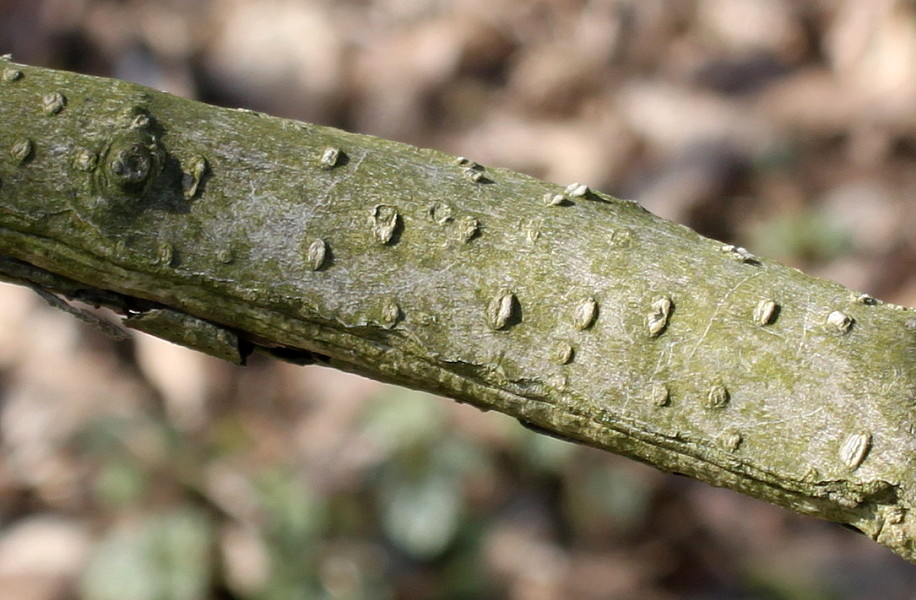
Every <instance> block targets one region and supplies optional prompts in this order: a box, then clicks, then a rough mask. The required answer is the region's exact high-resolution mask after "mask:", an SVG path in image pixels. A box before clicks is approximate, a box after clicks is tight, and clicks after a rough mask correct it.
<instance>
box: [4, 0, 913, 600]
mask: <svg viewBox="0 0 916 600" xmlns="http://www.w3.org/2000/svg"><path fill="white" fill-rule="evenodd" d="M6 52H12V53H13V54H14V58H15V59H17V60H19V61H21V62H28V63H32V64H36V65H42V66H49V67H55V68H63V69H71V70H76V71H80V72H84V73H91V74H98V75H107V76H113V77H119V78H123V79H128V80H133V81H137V82H141V83H144V84H146V85H149V86H152V87H156V88H160V89H164V90H168V91H170V92H173V93H175V94H179V95H182V96H187V97H192V98H198V99H201V100H204V101H207V102H211V103H216V104H221V105H227V106H232V107H245V108H251V109H256V110H261V111H265V112H268V113H271V114H275V115H281V116H286V117H293V118H298V119H304V120H309V121H313V122H317V123H322V124H327V125H334V126H338V127H343V128H345V129H349V130H354V131H359V132H363V133H371V134H377V135H382V136H385V137H389V138H394V139H397V140H402V141H406V142H410V143H413V144H418V145H422V146H427V147H435V148H438V149H441V150H445V151H448V152H451V153H454V154H461V155H466V156H469V157H472V158H473V159H474V160H476V161H478V162H481V163H483V164H486V165H493V166H505V167H509V168H513V169H516V170H519V171H524V172H527V173H530V174H532V175H535V176H538V177H541V178H545V179H548V180H551V181H554V182H556V183H560V184H563V185H565V184H567V183H569V182H571V181H581V182H586V183H588V184H589V185H591V186H592V187H593V188H598V189H601V190H604V191H607V192H610V193H612V194H614V195H617V196H621V197H627V198H635V199H638V200H639V201H640V202H642V203H643V204H644V205H645V206H646V207H648V208H649V209H650V210H652V211H653V212H655V213H657V214H660V215H662V216H664V217H667V218H669V219H673V220H676V221H679V222H682V223H686V224H688V225H690V226H692V227H694V228H695V229H697V230H699V231H700V232H702V233H704V234H706V235H709V236H712V237H715V238H717V239H720V240H722V241H725V242H729V243H736V244H740V245H743V246H745V247H747V248H749V249H750V250H751V251H752V252H754V253H756V254H760V255H764V256H767V257H771V258H776V259H779V260H781V261H784V262H786V263H789V264H791V265H793V266H797V267H799V268H801V269H803V270H805V271H807V272H810V273H814V274H817V275H821V276H824V277H829V278H832V279H836V280H838V281H841V282H843V283H844V284H846V285H848V286H851V287H853V288H855V289H857V290H860V291H863V292H868V293H871V294H873V295H875V296H877V297H879V298H882V299H884V300H888V301H893V302H897V303H901V304H907V305H914V304H916V269H914V265H916V227H914V223H916V205H914V203H913V202H912V200H913V199H914V198H916V4H914V3H913V2H911V1H903V0H899V1H897V0H871V1H869V2H856V1H853V0H849V1H846V2H840V1H829V0H821V1H818V0H805V1H801V0H697V1H691V0H682V1H681V0H679V1H676V2H675V1H665V0H630V1H625V0H619V1H612V0H604V1H598V0H595V1H585V0H461V1H458V0H376V1H369V0H362V1H359V0H299V1H295V0H224V1H221V2H216V1H215V0H214V1H205V0H160V1H156V2H153V1H148V2H142V1H130V0H122V1H115V0H43V1H39V0H2V1H0V53H6ZM914 590H916V567H914V566H913V565H909V564H907V563H905V562H904V561H902V560H901V559H899V558H897V557H895V556H894V555H892V554H890V553H889V552H887V551H885V550H884V549H882V548H880V547H878V546H877V545H874V544H872V543H871V542H869V541H868V540H866V539H865V538H864V537H862V536H858V535H856V534H854V533H852V532H849V531H846V530H844V529H841V528H840V527H839V526H835V525H831V524H826V523H821V522H818V521H815V520H813V519H809V518H803V517H800V516H797V515H795V514H792V513H790V512H788V511H785V510H782V509H778V508H775V507H771V506H768V505H765V504H763V503H761V502H758V501H754V500H750V499H747V498H744V497H742V496H739V495H737V494H735V493H732V492H728V491H722V490H717V489H713V488H710V487H708V486H705V485H702V484H698V483H695V482H692V481H689V480H687V479H684V478H677V477H672V476H664V475H662V474H660V473H657V472H655V471H653V470H651V469H649V468H647V467H644V466H641V465H638V464H636V463H633V462H630V461H626V460H623V459H620V458H617V457H614V456H611V455H607V454H604V453H601V452H597V451H592V450H588V449H583V448H578V447H575V446H572V445H569V444H566V443H564V442H560V441H556V440H553V439H549V438H546V437H540V436H537V435H535V434H533V433H530V432H528V431H526V430H524V429H522V428H521V427H520V426H519V425H518V424H517V423H516V422H515V421H513V420H511V419H508V418H506V417H503V416H501V415H498V414H481V413H478V412H477V411H476V410H475V409H472V408H469V407H466V406H459V405H457V404H455V403H452V402H450V401H447V400H443V399H438V398H432V397H429V396H426V395H424V394H419V393H415V392H409V391H406V390H402V389H396V388H391V387H386V386H383V385H380V384H376V383H373V382H370V381H367V380H364V379H359V378H355V377H350V376H346V375H343V374H340V373H337V372H333V371H330V370H327V369H323V368H318V367H308V368H300V367H294V366H290V365H284V364H279V363H276V362H269V361H267V360H264V359H259V358H258V357H255V358H254V360H252V361H251V365H250V366H248V367H246V368H234V367H232V366H229V365H227V364H221V363H218V362H217V361H215V360H210V359H208V358H207V357H204V356H202V355H198V354H195V353H192V352H190V351H185V350H183V349H181V348H178V347H175V346H171V345H169V344H167V343H165V342H160V341H157V340H154V339H151V338H147V337H143V336H142V335H139V334H137V336H136V338H135V340H134V342H132V343H130V342H128V343H121V344H115V343H113V342H111V341H109V340H107V339H106V338H103V337H101V335H100V334H98V333H96V332H95V331H93V330H90V329H88V328H87V327H85V326H84V325H82V324H81V323H78V322H77V321H75V320H74V319H72V318H71V317H69V316H68V315H65V314H63V313H60V312H54V311H51V310H50V309H48V308H47V307H46V306H44V305H43V304H42V302H41V301H40V300H39V299H37V298H36V297H34V296H33V295H31V294H30V293H29V292H27V291H25V290H22V289H17V288H13V287H10V286H2V287H0V598H3V599H4V600H59V599H60V600H62V599H70V598H87V599H89V600H108V599H112V600H115V599H117V600H170V599H187V600H195V599H205V598H226V599H235V598H238V599H264V600H274V599H277V600H287V599H290V600H292V599H310V598H327V599H354V600H356V599H404V600H407V599H421V598H423V599H427V598H433V599H435V598H440V599H472V598H495V599H500V598H506V599H513V600H558V599H570V600H579V599H581V600H587V599H599V598H645V599H669V598H671V599H673V598H698V599H699V598H703V599H705V598H715V599H731V598H735V599H738V598H760V599H800V600H801V599H804V600H816V599H828V598H849V599H852V598H855V599H868V598H876V599H880V600H895V599H911V598H914V597H916V591H914Z"/></svg>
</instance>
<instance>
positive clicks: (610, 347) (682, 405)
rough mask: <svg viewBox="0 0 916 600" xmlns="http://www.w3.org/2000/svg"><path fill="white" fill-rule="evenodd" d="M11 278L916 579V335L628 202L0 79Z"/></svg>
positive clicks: (17, 72)
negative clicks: (794, 519)
mask: <svg viewBox="0 0 916 600" xmlns="http://www.w3.org/2000/svg"><path fill="white" fill-rule="evenodd" d="M0 71H2V78H0V123H2V124H3V125H2V129H0V151H2V158H0V254H3V255H5V257H7V258H4V259H3V260H2V261H0V273H2V275H3V277H4V278H5V279H7V280H11V281H14V282H17V283H23V284H26V285H29V286H31V287H34V288H39V289H41V290H44V291H45V292H52V293H55V294H58V295H60V296H65V297H68V298H76V299H81V300H83V301H86V302H89V303H91V304H97V305H105V306H109V307H111V308H113V309H115V310H116V311H118V312H119V313H120V314H122V315H125V317H126V318H125V320H124V324H125V325H127V326H128V327H135V328H137V329H142V330H144V331H148V332H151V333H154V334H155V335H159V336H161V337H164V338H166V339H170V340H172V341H176V342H178V343H181V344H184V345H187V346H190V347H194V348H197V349H201V350H203V351H205V352H208V353H210V354H214V355H216V356H220V357H222V358H226V359H228V360H233V361H235V362H240V363H241V362H244V359H245V356H246V355H247V354H248V353H250V352H251V351H252V350H259V351H263V352H267V353H270V354H272V355H275V356H278V357H280V358H283V359H286V360H293V361H295V362H300V363H305V362H312V361H320V362H323V363H326V364H329V365H331V366H334V367H338V368H341V369H345V370H348V371H354V372H357V373H362V374H365V375H368V376H370V377H373V378H376V379H381V380H385V381H389V382H393V383H398V384H401V385H405V386H409V387H414V388H420V389H424V390H428V391H431V392H435V393H439V394H444V395H447V396H450V397H452V398H455V399H456V400H459V401H463V402H469V403H471V404H474V405H476V406H478V407H480V408H481V409H484V410H497V411H500V412H503V413H506V414H509V415H512V416H514V417H516V418H518V419H519V420H521V421H522V422H523V423H526V424H528V425H529V426H531V427H534V428H536V429H540V430H543V431H545V432H549V433H551V434H553V435H558V436H561V437H564V438H568V439H571V440H575V441H577V442H581V443H584V444H588V445H591V446H596V447H599V448H604V449H607V450H610V451H612V452H616V453H619V454H624V455H626V456H630V457H633V458H636V459H638V460H641V461H644V462H647V463H649V464H652V465H654V466H655V467H657V468H659V469H662V470H665V471H671V472H679V473H684V474H687V475H690V476H692V477H695V478H698V479H701V480H703V481H706V482H708V483H711V484H713V485H717V486H724V487H729V488H732V489H736V490H738V491H741V492H743V493H745V494H749V495H751V496H755V497H758V498H763V499H765V500H768V501H771V502H774V503H777V504H780V505H782V506H786V507H789V508H792V509H795V510H797V511H800V512H803V513H806V514H810V515H814V516H817V517H821V518H825V519H830V520H834V521H839V522H841V523H847V524H850V525H852V526H853V527H855V528H857V529H859V530H861V531H863V532H864V533H866V534H867V535H869V536H870V537H872V538H874V539H876V540H877V541H878V542H880V543H882V544H884V545H886V546H888V547H890V548H891V549H893V550H894V551H895V552H897V553H898V554H900V555H901V556H903V557H905V558H907V559H908V560H911V561H916V513H914V512H913V509H914V508H916V477H914V473H916V470H914V462H916V403H914V398H916V394H914V383H916V370H914V369H916V353H914V345H913V336H914V332H916V314H914V313H913V311H911V310H909V309H903V308H901V307H897V306H892V305H887V304H882V303H880V302H877V301H874V300H872V299H871V298H868V297H865V296H860V295H858V294H855V293H852V292H850V291H849V290H847V289H845V288H843V287H841V286H839V285H837V284H834V283H831V282H827V281H822V280H818V279H814V278H811V277H808V276H806V275H803V274H801V273H799V272H798V271H795V270H793V269H790V268H787V267H784V266H781V265H778V264H775V263H773V262H770V261H768V260H765V259H762V258H757V257H755V256H752V255H750V254H749V253H748V252H747V251H745V250H743V249H741V248H735V247H731V246H723V245H722V244H720V243H717V242H714V241H712V240H708V239H705V238H703V237H701V236H699V235H697V234H696V233H694V232H692V231H690V230H689V229H687V228H685V227H682V226H680V225H676V224H673V223H670V222H667V221H664V220H662V219H659V218H657V217H655V216H653V215H651V214H649V213H647V212H646V211H645V210H643V209H642V208H641V207H640V206H639V205H637V204H635V203H633V202H627V201H622V200H618V199H616V198H612V197H609V196H607V195H605V194H601V193H598V192H595V191H593V190H590V189H588V188H587V187H585V186H582V185H577V184H573V185H571V186H569V187H568V188H565V189H564V188H562V187H557V186H555V185H551V184H548V183H544V182H541V181H537V180H535V179H532V178H530V177H527V176H524V175H520V174H518V173H513V172H510V171H507V170H503V169H491V168H484V167H483V166H480V165H477V164H476V163H473V162H471V161H469V160H467V159H463V158H454V157H451V156H447V155H444V154H442V153H439V152H436V151H432V150H421V149H417V148H414V147H410V146H407V145H404V144H399V143H395V142H391V141H387V140H383V139H378V138H373V137H367V136H360V135H354V134H350V133H345V132H342V131H338V130H334V129H329V128H324V127H318V126H314V125H308V124H304V123H298V122H293V121H289V120H283V119H277V118H271V117H266V116H264V115H260V114H256V113H252V112H249V111H241V110H228V109H222V108H216V107H212V106H207V105H204V104H201V103H197V102H192V101H189V100H184V99H180V98H175V97H173V96H170V95H168V94H165V93H161V92H156V91H153V90H150V89H147V88H143V87H140V86H137V85H132V84H128V83H124V82H120V81H114V80H109V79H100V78H94V77H87V76H82V75H75V74H70V73H62V72H57V71H51V70H46V69H39V68H33V67H26V66H22V65H17V64H13V63H12V62H10V61H9V60H3V61H0Z"/></svg>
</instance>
